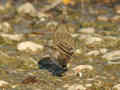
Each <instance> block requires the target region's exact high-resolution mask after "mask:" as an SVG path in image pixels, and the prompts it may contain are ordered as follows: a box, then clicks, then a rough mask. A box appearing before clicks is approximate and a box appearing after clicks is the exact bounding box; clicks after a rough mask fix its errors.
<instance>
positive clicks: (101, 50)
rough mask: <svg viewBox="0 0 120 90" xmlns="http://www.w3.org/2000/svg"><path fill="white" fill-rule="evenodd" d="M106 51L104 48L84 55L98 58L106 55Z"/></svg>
mask: <svg viewBox="0 0 120 90" xmlns="http://www.w3.org/2000/svg"><path fill="white" fill-rule="evenodd" d="M107 51H108V50H107V49H106V48H101V49H99V50H92V51H90V52H88V53H87V54H86V55H87V56H92V55H93V56H98V55H99V54H104V53H106V52H107Z"/></svg>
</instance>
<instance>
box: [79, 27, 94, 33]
mask: <svg viewBox="0 0 120 90" xmlns="http://www.w3.org/2000/svg"><path fill="white" fill-rule="evenodd" d="M79 32H82V33H95V28H93V27H88V28H81V29H80V30H79Z"/></svg>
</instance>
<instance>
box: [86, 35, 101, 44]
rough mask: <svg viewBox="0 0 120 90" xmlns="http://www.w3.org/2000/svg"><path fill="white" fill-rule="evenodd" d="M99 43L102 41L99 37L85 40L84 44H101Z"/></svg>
mask: <svg viewBox="0 0 120 90" xmlns="http://www.w3.org/2000/svg"><path fill="white" fill-rule="evenodd" d="M101 41H102V39H101V38H99V37H89V38H87V39H86V44H87V45H89V44H93V43H96V42H101Z"/></svg>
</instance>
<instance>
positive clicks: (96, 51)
mask: <svg viewBox="0 0 120 90" xmlns="http://www.w3.org/2000/svg"><path fill="white" fill-rule="evenodd" d="M99 54H100V52H99V51H98V50H93V51H90V52H88V53H87V54H86V55H87V56H98V55H99Z"/></svg>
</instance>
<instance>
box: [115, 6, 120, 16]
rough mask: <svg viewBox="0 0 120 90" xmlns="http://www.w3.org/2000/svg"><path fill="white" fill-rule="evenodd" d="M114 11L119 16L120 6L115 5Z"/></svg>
mask: <svg viewBox="0 0 120 90" xmlns="http://www.w3.org/2000/svg"><path fill="white" fill-rule="evenodd" d="M114 9H115V12H116V13H117V14H120V5H115V7H114Z"/></svg>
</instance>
